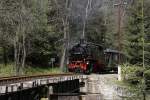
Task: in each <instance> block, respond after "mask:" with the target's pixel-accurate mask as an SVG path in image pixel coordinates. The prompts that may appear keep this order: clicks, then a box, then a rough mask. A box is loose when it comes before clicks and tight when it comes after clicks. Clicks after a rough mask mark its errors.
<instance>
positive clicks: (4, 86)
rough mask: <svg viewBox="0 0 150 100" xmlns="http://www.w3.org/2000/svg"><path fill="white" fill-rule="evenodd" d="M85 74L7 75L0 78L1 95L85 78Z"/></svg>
mask: <svg viewBox="0 0 150 100" xmlns="http://www.w3.org/2000/svg"><path fill="white" fill-rule="evenodd" d="M86 78H87V77H86V76H85V75H75V74H52V75H37V76H21V77H5V78H0V95H3V94H7V93H12V92H18V91H21V90H26V89H31V88H35V87H39V86H44V85H50V84H57V83H59V82H65V81H71V80H76V79H79V80H84V79H86Z"/></svg>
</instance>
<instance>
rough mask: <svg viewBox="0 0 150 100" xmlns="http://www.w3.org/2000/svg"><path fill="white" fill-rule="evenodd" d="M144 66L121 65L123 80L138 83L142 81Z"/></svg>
mask: <svg viewBox="0 0 150 100" xmlns="http://www.w3.org/2000/svg"><path fill="white" fill-rule="evenodd" d="M143 73H144V68H143V67H139V66H136V65H129V64H124V65H122V77H123V80H124V81H126V82H128V83H131V84H138V83H140V82H141V81H142V77H143Z"/></svg>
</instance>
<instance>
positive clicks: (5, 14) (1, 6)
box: [0, 0, 150, 75]
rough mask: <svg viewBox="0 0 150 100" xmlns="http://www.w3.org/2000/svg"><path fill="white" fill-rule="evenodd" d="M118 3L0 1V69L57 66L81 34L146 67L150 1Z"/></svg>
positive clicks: (62, 63)
mask: <svg viewBox="0 0 150 100" xmlns="http://www.w3.org/2000/svg"><path fill="white" fill-rule="evenodd" d="M119 1H120V0H0V73H2V71H5V70H3V69H5V68H6V66H10V67H11V68H10V70H12V71H13V72H14V73H15V75H22V74H24V69H26V68H29V67H31V68H37V66H38V67H40V68H43V69H45V68H52V67H53V66H55V67H58V68H60V69H63V67H64V66H65V64H66V62H67V61H66V57H67V55H68V49H69V48H71V46H72V45H74V44H75V43H76V42H78V41H79V40H80V39H81V38H85V39H86V40H87V41H89V42H94V43H97V44H101V45H102V46H103V48H105V49H107V48H109V49H114V50H118V48H119V51H120V52H122V53H124V54H125V55H126V57H127V62H126V63H128V64H130V65H134V66H138V67H146V68H147V69H149V67H150V0H144V3H143V2H142V0H121V1H120V2H119ZM118 10H119V11H118ZM118 12H119V13H118ZM118 33H120V34H118ZM118 46H119V47H118ZM8 73H9V72H8Z"/></svg>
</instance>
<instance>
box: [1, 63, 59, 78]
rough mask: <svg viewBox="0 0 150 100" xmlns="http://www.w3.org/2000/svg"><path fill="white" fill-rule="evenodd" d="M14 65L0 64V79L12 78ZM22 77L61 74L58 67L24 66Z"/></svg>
mask: <svg viewBox="0 0 150 100" xmlns="http://www.w3.org/2000/svg"><path fill="white" fill-rule="evenodd" d="M13 68H14V64H8V65H7V66H5V65H3V64H0V77H7V76H14V75H15V71H14V69H13ZM23 73H24V74H23V75H41V74H53V73H54V74H57V73H62V71H61V70H60V69H59V67H54V68H51V67H50V66H49V67H45V68H42V67H40V66H39V67H37V66H36V67H34V66H26V67H25V68H24V69H23Z"/></svg>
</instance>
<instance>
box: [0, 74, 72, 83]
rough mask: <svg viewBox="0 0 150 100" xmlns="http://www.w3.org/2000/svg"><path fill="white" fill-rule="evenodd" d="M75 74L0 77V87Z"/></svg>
mask: <svg viewBox="0 0 150 100" xmlns="http://www.w3.org/2000/svg"><path fill="white" fill-rule="evenodd" d="M73 75H75V74H72V73H67V74H66V73H65V74H46V75H31V76H11V77H0V85H4V84H5V85H6V84H12V83H19V82H24V81H30V80H36V79H45V78H51V77H59V76H73Z"/></svg>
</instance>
